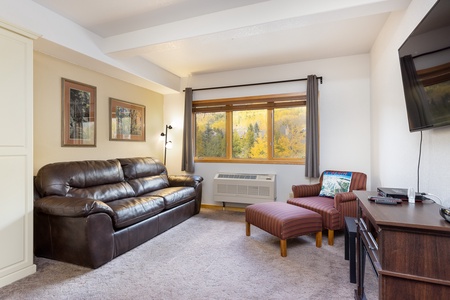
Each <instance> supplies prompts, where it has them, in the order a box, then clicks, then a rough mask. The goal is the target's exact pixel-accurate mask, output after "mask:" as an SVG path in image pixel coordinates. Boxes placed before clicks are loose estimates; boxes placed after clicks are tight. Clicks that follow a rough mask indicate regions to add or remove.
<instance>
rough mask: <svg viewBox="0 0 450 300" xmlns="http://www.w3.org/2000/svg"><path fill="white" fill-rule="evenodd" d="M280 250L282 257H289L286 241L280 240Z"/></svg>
mask: <svg viewBox="0 0 450 300" xmlns="http://www.w3.org/2000/svg"><path fill="white" fill-rule="evenodd" d="M280 249H281V256H282V257H286V256H287V243H286V240H280Z"/></svg>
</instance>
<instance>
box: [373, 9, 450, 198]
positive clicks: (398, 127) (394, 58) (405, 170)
mask: <svg viewBox="0 0 450 300" xmlns="http://www.w3.org/2000/svg"><path fill="white" fill-rule="evenodd" d="M435 2H436V1H435V0H413V1H412V2H411V4H410V6H409V8H408V9H407V10H406V11H404V12H398V13H393V14H392V15H391V16H390V17H389V19H388V21H387V22H386V24H385V26H384V28H383V30H382V32H381V33H380V35H379V37H378V39H377V41H376V43H375V45H374V47H373V48H372V51H371V118H372V122H371V143H372V174H371V175H372V176H371V186H372V187H373V188H375V187H378V186H390V187H414V188H415V189H416V190H417V165H418V157H419V147H420V132H414V133H410V132H409V129H408V121H407V114H406V106H405V99H404V96H403V88H402V81H401V74H400V65H399V59H398V52H397V51H398V48H399V47H400V46H401V45H402V44H403V42H404V41H405V39H406V38H407V36H408V35H409V34H410V33H411V32H412V31H413V30H414V28H415V27H416V26H417V24H418V23H419V22H420V20H421V19H422V18H423V17H424V16H425V15H426V13H427V12H428V10H429V9H430V8H431V7H432V6H433V4H434V3H435ZM449 169H450V127H445V128H440V129H433V130H427V131H423V148H422V161H421V166H420V191H421V192H427V193H432V194H434V195H437V196H438V197H439V198H440V199H442V200H443V201H444V203H446V205H447V206H448V205H449V204H450V172H449Z"/></svg>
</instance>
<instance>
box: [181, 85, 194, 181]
mask: <svg viewBox="0 0 450 300" xmlns="http://www.w3.org/2000/svg"><path fill="white" fill-rule="evenodd" d="M183 128H184V129H183V154H182V157H181V171H186V172H187V173H194V171H195V164H194V146H193V142H194V139H193V138H192V135H193V132H194V127H193V125H192V88H186V89H185V96H184V127H183Z"/></svg>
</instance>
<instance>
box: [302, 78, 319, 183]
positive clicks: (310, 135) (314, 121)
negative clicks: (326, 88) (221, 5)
mask: <svg viewBox="0 0 450 300" xmlns="http://www.w3.org/2000/svg"><path fill="white" fill-rule="evenodd" d="M305 176H306V177H310V178H318V177H320V171H319V89H318V83H317V77H316V75H308V80H307V87H306V157H305Z"/></svg>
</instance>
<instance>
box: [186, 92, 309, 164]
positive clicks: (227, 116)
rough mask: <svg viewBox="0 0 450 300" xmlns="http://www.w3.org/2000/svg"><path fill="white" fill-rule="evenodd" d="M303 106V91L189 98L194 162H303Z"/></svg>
mask: <svg viewBox="0 0 450 300" xmlns="http://www.w3.org/2000/svg"><path fill="white" fill-rule="evenodd" d="M305 105H306V95H305V94H281V95H266V96H255V97H244V98H231V99H218V100H201V101H194V102H193V104H192V107H193V113H194V120H195V161H196V162H199V161H202V162H243V163H244V162H245V163H252V162H254V163H293V164H301V163H304V159H305V143H306V106H305Z"/></svg>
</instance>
